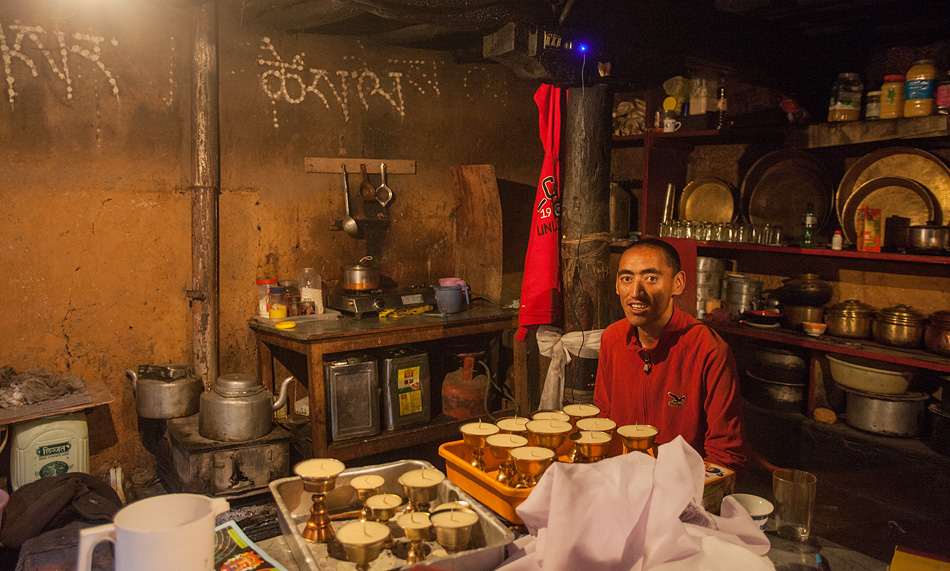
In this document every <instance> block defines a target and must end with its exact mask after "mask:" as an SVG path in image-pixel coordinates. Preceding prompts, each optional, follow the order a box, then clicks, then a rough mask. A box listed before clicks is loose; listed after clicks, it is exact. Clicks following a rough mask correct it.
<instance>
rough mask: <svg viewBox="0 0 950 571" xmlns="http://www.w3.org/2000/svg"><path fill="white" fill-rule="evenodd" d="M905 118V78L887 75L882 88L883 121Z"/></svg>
mask: <svg viewBox="0 0 950 571" xmlns="http://www.w3.org/2000/svg"><path fill="white" fill-rule="evenodd" d="M903 116H904V76H903V75H896V74H895V75H885V76H884V85H882V86H881V119H899V118H901V117H903Z"/></svg>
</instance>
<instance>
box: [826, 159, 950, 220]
mask: <svg viewBox="0 0 950 571" xmlns="http://www.w3.org/2000/svg"><path fill="white" fill-rule="evenodd" d="M885 176H893V177H903V178H908V179H911V180H914V181H917V182H919V183H920V184H922V185H924V186H925V187H926V188H927V190H929V191H930V192H931V194H933V196H934V198H936V200H937V206H938V208H937V209H936V210H935V212H934V221H935V222H937V223H938V224H940V223H941V222H942V220H943V217H942V214H943V213H948V214H950V168H947V165H945V164H944V163H943V161H941V160H940V158H939V157H937V156H935V155H932V154H930V153H928V152H927V151H922V150H920V149H914V148H911V147H886V148H883V149H878V150H876V151H873V152H871V153H868V154H866V155H864V156H863V157H861V158H860V159H859V160H858V162H856V163H854V165H852V166H851V168H849V169H848V172H846V173H845V175H844V178H842V179H841V183H840V184H839V185H838V192H837V196H836V210H837V213H838V221H839V222H841V226H842V227H846V226H847V225H846V224H845V222H844V221H845V220H846V218H845V217H844V206H845V204H847V201H848V197H850V196H851V195H852V194H854V193H855V192H857V189H858V188H860V187H861V185H862V184H864V183H866V182H868V181H869V180H871V179H875V178H880V177H885Z"/></svg>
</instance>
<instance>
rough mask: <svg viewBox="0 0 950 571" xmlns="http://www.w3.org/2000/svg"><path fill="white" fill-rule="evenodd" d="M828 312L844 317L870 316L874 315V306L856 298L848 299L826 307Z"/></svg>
mask: <svg viewBox="0 0 950 571" xmlns="http://www.w3.org/2000/svg"><path fill="white" fill-rule="evenodd" d="M828 312H829V313H835V314H840V315H843V316H845V317H871V316H873V315H874V308H873V307H871V306H870V305H868V304H866V303H862V302H860V301H858V300H856V299H848V300H845V301H842V302H841V303H836V304H834V305H832V306H831V307H829V308H828Z"/></svg>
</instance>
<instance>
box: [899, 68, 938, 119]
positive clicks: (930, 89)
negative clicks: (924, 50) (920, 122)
mask: <svg viewBox="0 0 950 571" xmlns="http://www.w3.org/2000/svg"><path fill="white" fill-rule="evenodd" d="M936 84H937V68H935V67H934V62H933V60H929V59H919V60H917V61H915V62H914V66H913V67H911V68H910V69H909V70H907V82H906V83H905V84H904V117H923V116H925V115H933V112H934V88H935V87H936Z"/></svg>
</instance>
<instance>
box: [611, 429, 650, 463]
mask: <svg viewBox="0 0 950 571" xmlns="http://www.w3.org/2000/svg"><path fill="white" fill-rule="evenodd" d="M648 429H652V434H651V433H650V430H648ZM657 434H659V430H657V428H656V427H655V426H651V425H649V424H627V425H625V426H621V427H620V428H618V429H617V436H619V437H620V441H621V442H622V443H623V453H624V454H626V453H628V452H642V453H644V454H649V455H650V456H653V457H654V458H656V435H657Z"/></svg>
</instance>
